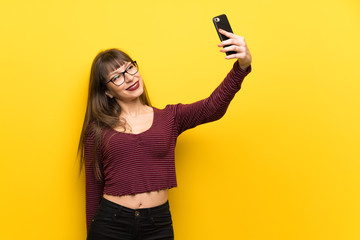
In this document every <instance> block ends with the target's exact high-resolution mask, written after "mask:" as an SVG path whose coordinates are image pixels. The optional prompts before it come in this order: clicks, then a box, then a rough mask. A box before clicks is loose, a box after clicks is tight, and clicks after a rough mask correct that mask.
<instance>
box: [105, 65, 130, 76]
mask: <svg viewBox="0 0 360 240" xmlns="http://www.w3.org/2000/svg"><path fill="white" fill-rule="evenodd" d="M130 64H131V63H128V64H127V65H126V67H125V70H126V69H127V68H128V67H129V66H130ZM124 65H125V64H123V65H122V66H124ZM122 66H120V67H119V68H121V67H122ZM119 68H118V69H116V70H115V71H113V72H111V73H109V76H112V75H113V74H116V73H119V71H118V70H119ZM120 73H123V72H120Z"/></svg>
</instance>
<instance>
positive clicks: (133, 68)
mask: <svg viewBox="0 0 360 240" xmlns="http://www.w3.org/2000/svg"><path fill="white" fill-rule="evenodd" d="M126 72H128V73H129V74H135V73H137V72H138V68H137V64H136V62H134V63H131V64H130V66H129V67H128V68H127V69H126Z"/></svg>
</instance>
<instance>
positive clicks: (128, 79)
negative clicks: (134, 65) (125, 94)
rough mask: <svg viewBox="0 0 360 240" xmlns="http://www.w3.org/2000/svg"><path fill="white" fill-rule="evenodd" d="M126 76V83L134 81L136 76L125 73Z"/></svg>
mask: <svg viewBox="0 0 360 240" xmlns="http://www.w3.org/2000/svg"><path fill="white" fill-rule="evenodd" d="M124 75H125V76H124V77H125V81H126V82H131V81H132V80H133V78H134V75H131V74H129V73H127V72H125V74H124Z"/></svg>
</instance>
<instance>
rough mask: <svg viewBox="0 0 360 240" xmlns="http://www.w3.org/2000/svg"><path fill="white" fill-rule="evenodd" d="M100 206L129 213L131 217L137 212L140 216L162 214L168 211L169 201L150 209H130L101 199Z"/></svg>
mask: <svg viewBox="0 0 360 240" xmlns="http://www.w3.org/2000/svg"><path fill="white" fill-rule="evenodd" d="M100 205H104V206H106V207H109V208H112V209H115V210H119V211H121V212H127V213H130V214H131V215H133V214H134V213H135V212H139V213H140V214H141V215H144V214H152V213H160V212H164V211H169V201H166V202H165V203H163V204H161V205H159V206H155V207H151V208H138V209H132V208H128V207H125V206H122V205H120V204H117V203H115V202H112V201H110V200H108V199H106V198H104V197H102V198H101V202H100Z"/></svg>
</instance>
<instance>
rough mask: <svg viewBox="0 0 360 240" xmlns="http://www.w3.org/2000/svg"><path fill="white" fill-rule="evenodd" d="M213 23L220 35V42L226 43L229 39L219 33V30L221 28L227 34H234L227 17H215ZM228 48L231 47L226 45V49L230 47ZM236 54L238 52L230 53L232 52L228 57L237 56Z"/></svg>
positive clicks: (227, 53)
mask: <svg viewBox="0 0 360 240" xmlns="http://www.w3.org/2000/svg"><path fill="white" fill-rule="evenodd" d="M213 23H214V25H215V28H216V32H217V33H218V35H219V38H220V40H221V41H225V40H227V39H229V38H228V37H226V36H225V35H222V34H221V33H219V28H221V29H223V30H225V31H227V32H231V33H233V31H232V29H231V27H230V23H229V20H228V18H227V17H226V15H225V14H222V15H219V16H216V17H214V18H213ZM228 46H230V45H225V46H224V47H228ZM235 53H236V52H234V51H230V52H226V55H231V54H235Z"/></svg>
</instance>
